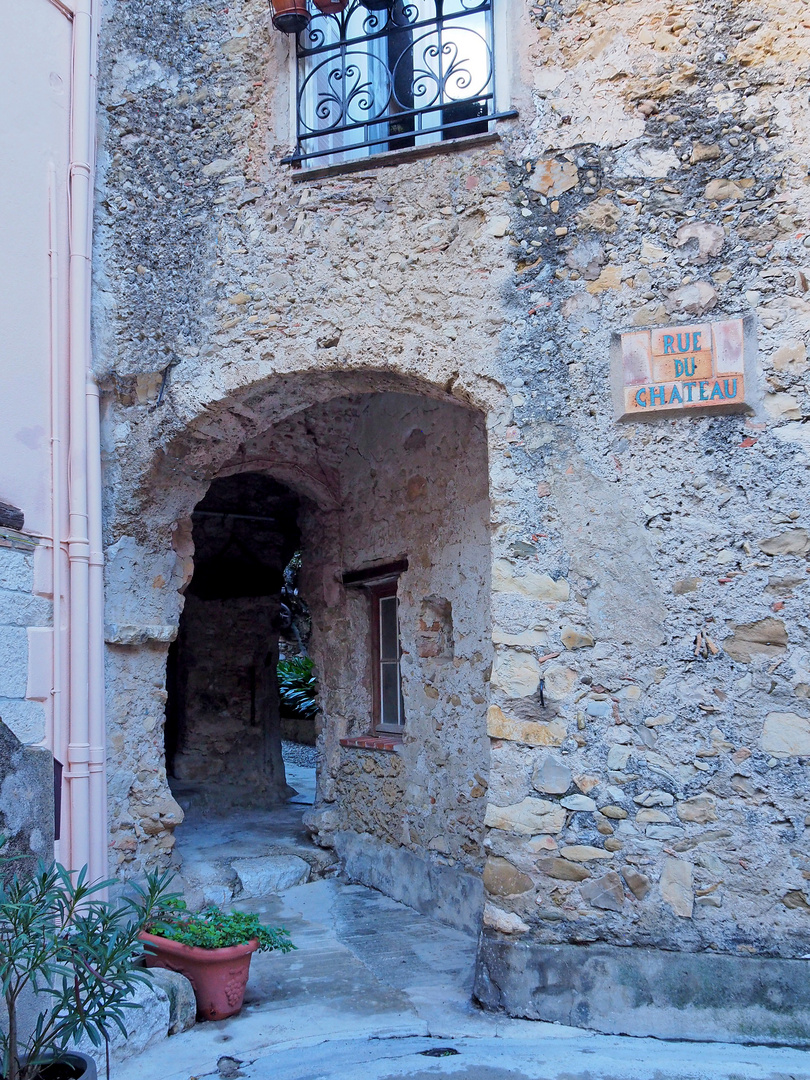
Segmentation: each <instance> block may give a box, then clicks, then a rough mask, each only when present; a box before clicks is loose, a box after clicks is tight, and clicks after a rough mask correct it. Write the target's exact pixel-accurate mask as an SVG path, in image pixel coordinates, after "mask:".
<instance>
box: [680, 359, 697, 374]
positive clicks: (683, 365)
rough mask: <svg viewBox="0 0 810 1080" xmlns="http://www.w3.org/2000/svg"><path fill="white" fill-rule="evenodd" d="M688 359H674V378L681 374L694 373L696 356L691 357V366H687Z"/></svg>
mask: <svg viewBox="0 0 810 1080" xmlns="http://www.w3.org/2000/svg"><path fill="white" fill-rule="evenodd" d="M689 363H690V360H689V359H687V358H684V359H683V360H676V361H675V378H676V379H679V378H680V377H681V375H694V374H695V370H696V368H697V357H696V356H693V357H692V358H691V363H692V367H691V369H690V367H689Z"/></svg>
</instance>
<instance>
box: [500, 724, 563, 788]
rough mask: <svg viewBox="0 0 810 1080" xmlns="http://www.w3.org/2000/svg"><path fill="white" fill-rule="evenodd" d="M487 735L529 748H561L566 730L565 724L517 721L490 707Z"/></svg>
mask: <svg viewBox="0 0 810 1080" xmlns="http://www.w3.org/2000/svg"><path fill="white" fill-rule="evenodd" d="M487 734H488V735H489V736H490V738H492V739H506V740H508V741H509V742H519V743H526V745H527V746H561V745H562V743H563V740H564V739H565V735H566V729H565V727H564V725H563V724H557V723H554V722H553V721H550V722H549V723H547V724H541V723H537V722H536V721H533V720H515V719H513V718H512V717H511V716H507V715H506V714H505V713H504V712H503V711H502V710H501V709H499V708H498V706H497V705H490V707H489V709H488V710H487ZM569 783H570V781H569Z"/></svg>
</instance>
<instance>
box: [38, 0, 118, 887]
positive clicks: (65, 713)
mask: <svg viewBox="0 0 810 1080" xmlns="http://www.w3.org/2000/svg"><path fill="white" fill-rule="evenodd" d="M52 3H54V5H55V6H56V7H57V8H58V9H59V10H60V11H61V12H62V13H63V14H65V15H66V16H67V17H68V18H70V19H71V20H72V23H73V71H72V78H71V114H70V174H69V203H70V224H69V236H70V270H69V284H68V288H69V292H68V349H69V359H68V370H67V385H68V470H67V471H68V484H67V491H66V492H65V491H62V490H61V485H62V484H63V483H64V481H63V480H62V477H63V472H62V470H61V469H59V468H55V469H54V476H55V480H56V483H55V484H54V515H53V516H54V523H55V525H57V526H58V525H59V521H58V518H59V516H60V515H59V507H60V505H63V504H64V503H66V504H67V508H68V523H69V524H68V537H67V550H68V582H69V588H68V597H69V599H68V650H67V652H68V655H67V665H65V664H64V662H63V659H62V656H61V642H60V633H59V627H58V625H55V632H54V661H55V663H54V695H53V697H54V710H53V712H54V715H53V734H52V743H51V745H52V748H53V749H54V751H55V752H57V753H58V750H59V747H60V746H64V745H65V742H67V760H66V762H65V766H66V769H65V781H66V784H67V791H66V794H67V799H66V800H65V805H64V807H63V809H64V815H63V832H64V835H65V840H66V842H65V843H63V844H62V845H61V857H62V860H63V861H64V862H65V863H66V865H67V866H68V867H69V868H70V869H72V870H78V869H80V868H81V867H82V866H87V867H88V871H89V876H90V878H91V879H92V880H98V879H100V878H106V876H107V794H106V776H105V759H106V753H105V742H106V740H105V723H104V579H103V557H102V541H101V452H100V437H99V395H98V387H97V386H96V384H95V382H94V380H93V376H92V363H91V359H92V358H91V349H90V302H91V257H92V222H93V172H94V164H95V104H96V92H95V85H96V52H95V50H96V17H95V16H96V12H95V8H94V0H52ZM54 366H55V367H56V368H57V369H58V368H59V367H60V365H59V363H58V359H57V363H56V364H55V365H54ZM54 377H55V382H56V385H55V386H54V387H53V392H54V396H55V397H57V400H58V395H59V392H60V389H61V387H62V386H63V384H64V376H63V375H62V373H61V372H59V371H58V370H57V371H55V372H54ZM54 420H55V422H56V423H58V407H57V408H55V409H54ZM52 439H53V444H54V452H55V454H57V455H58V453H59V445H60V433H59V431H58V430H54V431H53V432H52ZM60 548H61V535H60V532H59V529H58V527H57V528H55V529H54V546H53V554H54V599H55V609H56V611H55V614H56V613H57V612H58V611H59V610H60V606H61V598H58V599H57V589H58V588H60V584H59V583H60V579H61V567H60V565H59V563H60V559H61V551H60ZM57 661H58V662H57ZM65 666H66V667H67V670H68V687H67V690H68V692H67V702H66V705H67V708H65V707H64V705H61V707H60V705H59V703H60V701H61V699H63V698H64V696H65V695H63V693H62V686H61V684H60V678H61V671H62V670H63V669H64V667H65ZM65 725H66V726H67V731H66V732H65V730H64V727H65ZM59 728H61V729H62V730H59ZM65 736H66V738H65Z"/></svg>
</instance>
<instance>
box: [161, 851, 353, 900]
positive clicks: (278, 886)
mask: <svg viewBox="0 0 810 1080" xmlns="http://www.w3.org/2000/svg"><path fill="white" fill-rule="evenodd" d="M194 854H195V856H196V853H194ZM337 869H338V863H337V859H336V857H335V854H334V852H332V851H326V850H324V849H322V848H316V847H314V846H313V847H308V848H307V847H303V846H302V847H298V846H296V847H295V848H294V849H291V848H290V847H288V846H286V845H285V846H284V848H277V849H276V850H272V849H269V850H267V851H266V852H263V853H262V854H257V855H251V856H239V857H234V858H230V859H229V858H205V857H188V856H187V857H186V858H185V859H184V861H183V866H182V869H181V871H180V873H179V874H178V876H177V878H176V879H175V882H174V886H173V887H174V888H175V889H176V890H177V891H178V892H180V891H182V893H183V895H184V897H185V899H186V903H187V904H188V906H189V907H190V908H192V909H195V908H199V907H203V906H205V905H206V904H217V905H219V906H222V905H223V904H230V903H232V902H234V901H236V900H248V899H255V898H261V897H265V896H272V895H276V894H278V893H282V892H284V891H285V890H286V889H291V888H293V887H294V886H296V885H303V884H304V883H305V882H307V881H317V880H319V879H321V878H325V877H329V876H331V875H332V874H334V873H335V872H336V871H337Z"/></svg>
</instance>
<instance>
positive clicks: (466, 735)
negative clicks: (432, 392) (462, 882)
mask: <svg viewBox="0 0 810 1080" xmlns="http://www.w3.org/2000/svg"><path fill="white" fill-rule="evenodd" d="M335 406H336V403H333V404H332V405H330V406H329V407H328V410H327V409H324V410H323V412H324V413H326V412H327V411H328V412H332V411H333V410H334V409H335ZM346 412H347V417H346V420H344V424H345V429H344V430H345V434H344V435H343V439H345V443H344V442H343V441H342V439H341V440H338V441H337V447H338V448H339V450H340V451H342V453H339V456H338V464H337V472H338V483H339V489H340V492H341V496H342V501H341V502H342V504H341V510H340V514H339V516H338V519H337V529H338V544H337V546H336V550H335V556H333V557H332V558H330V559H328V560H324V561H323V562H320V561H319V560H318V557H317V556H318V550H319V549H318V547H316V546H315V543H314V542H313V540H312V539H310V542H309V544H307V542H306V540H307V535H309V536H310V538H311V537H312V526H310V527H309V530H308V531H307V530H305V533H304V537H305V546H304V558H303V568H304V573H305V577H304V587H305V590H306V595H307V596H308V597H309V598H310V604H311V609H312V616H313V628H314V633H313V654H314V656H315V659H316V663H317V664H318V669H319V675H320V680H321V685H322V700H323V708H324V719H323V723H322V726H323V733H322V736H321V738H322V746H323V753H324V761H323V766H322V768H321V773H320V778H319V785H320V786H319V791H320V795H321V798H322V800H323V801H324V804H325V805H324V810H325V812H326V817H325V818H321V819H320V820H322V821H324V822H325V824H324V826H323V828H322V831H321V840H322V841H323V840H324V839H325V838H326V837H328V835H329V833H331V832H335V831H341V830H345V829H351V830H353V831H355V832H359V833H367V834H370V835H373V836H376V837H377V838H379V839H381V840H384V841H386V842H387V843H389V844H393V845H394V846H395V847H403V848H405V849H408V850H411V851H416V852H422V853H430V855H429V857H430V858H431V859H433V860H434V861H437V862H438V863H440V864H446V865H450V866H455V867H458V868H459V869H464V870H469V869H475V870H478V871H479V872H480V868H481V864H482V849H481V841H482V830H483V815H484V802H485V795H486V788H487V774H488V768H489V760H488V759H489V747H488V744H487V739H486V700H487V683H486V680H487V678H488V676H489V669H490V665H491V645H490V638H489V631H488V621H489V613H488V607H489V540H488V535H487V521H488V510H489V503H488V496H487V485H486V477H487V467H486V439H485V432H484V430H483V424H482V422H481V418H480V417H479V416H477V415H476V414H475V413H472V412H470V411H469V410H465V409H461V408H459V407H458V406H449V405H445V404H441V403H439V402H433V401H425V400H420V399H419V398H415V397H411V396H408V395H403V394H385V395H370V396H368V397H367V398H366V399H359V400H356V401H354V402H352V403H351V405H350V407H349V409H347V410H346ZM306 423H307V426H308V427H309V428H310V430H314V431H315V433H316V440H317V443H318V444H319V445H320V444H324V445H327V444H328V443H329V442H331V441H332V440H329V439H327V438H325V437H321V435H320V431H319V426H320V425H318V424H317V421H316V420H315V418H314V417H312V415H311V414H310V417H308V418H307V421H306ZM331 432H332V436H333V438H334V437H335V435H336V434H337V433H336V432H335V426H334V425H332V426H331ZM319 532H322V531H321V530H319ZM308 556H309V558H308ZM313 557H314V563H315V565H314V566H313V565H312V560H313ZM335 557H336V558H337V560H339V561H333V559H335ZM403 557H405V558H407V561H408V569H407V571H405V572H404V573H403V574H402V575H401V577H400V579H399V583H398V596H399V601H400V603H399V620H400V635H401V640H402V649H403V657H402V682H403V698H404V708H405V717H406V728H405V732H404V736H403V744H402V747H401V749H400V750H399V751H398V752H397V754H395V755H392V754H391V753H388V752H385V751H379V752H375V751H367V750H357V749H351V748H341V747H340V746H339V740H340V738H342V737H345V736H361V735H367V734H369V733H370V732H371V728H372V702H371V678H370V676H371V671H370V663H371V658H370V655H369V650H370V601H369V598H368V596H367V595H366V594H365V592H364V590H362V589H358V588H343V587H341V586H339V584H338V581H339V578H340V574H341V572H345V571H352V570H360V569H364V568H369V567H373V566H375V565H380V564H384V563H390V562H392V561H394V560H396V559H401V558H403Z"/></svg>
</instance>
